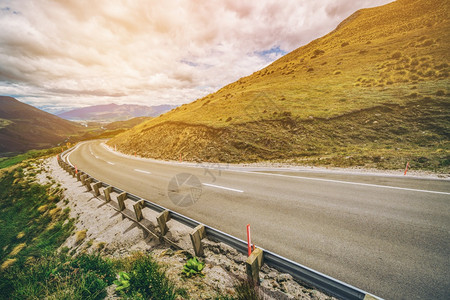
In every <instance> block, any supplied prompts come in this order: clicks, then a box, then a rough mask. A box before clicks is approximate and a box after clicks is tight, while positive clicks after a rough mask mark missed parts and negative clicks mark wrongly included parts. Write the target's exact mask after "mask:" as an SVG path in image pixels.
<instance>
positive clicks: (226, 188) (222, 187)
mask: <svg viewBox="0 0 450 300" xmlns="http://www.w3.org/2000/svg"><path fill="white" fill-rule="evenodd" d="M202 184H203V185H206V186H210V187H215V188H218V189H224V190H228V191H233V192H238V193H243V192H244V191H241V190H237V189H232V188H229V187H225V186H220V185H215V184H209V183H202Z"/></svg>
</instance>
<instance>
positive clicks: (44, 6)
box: [0, 0, 391, 110]
mask: <svg viewBox="0 0 450 300" xmlns="http://www.w3.org/2000/svg"><path fill="white" fill-rule="evenodd" d="M388 2H391V1H390V0H360V1H351V0H341V1H334V0H308V1H306V0H305V1H297V0H287V1H275V0H259V1H257V0H253V1H240V0H214V1H213V0H212V1H199V0H186V1H177V0H166V1H157V0H152V1H121V0H98V1H88V0H66V1H57V0H35V1H28V0H6V1H2V2H1V4H0V28H2V30H0V94H8V95H15V96H17V97H19V98H20V99H21V100H24V101H25V102H28V103H30V104H32V105H36V106H40V107H45V108H46V109H47V110H52V109H51V107H55V109H63V108H64V107H66V108H71V107H80V106H85V105H92V104H94V103H95V104H103V103H109V102H113V103H118V104H120V103H136V104H148V105H156V104H162V103H171V104H181V103H186V102H190V101H193V100H195V99H196V98H198V97H201V96H204V95H206V94H207V93H210V92H213V91H214V90H217V89H218V88H220V87H222V86H224V85H226V84H228V83H230V82H233V81H235V80H237V79H239V78H240V77H243V76H247V75H249V74H251V73H253V72H255V71H257V70H258V69H261V68H262V67H264V66H266V65H267V64H268V63H270V62H272V61H274V60H275V59H277V58H279V57H281V56H282V55H283V54H285V53H287V52H290V51H292V50H294V49H296V48H298V47H300V46H302V45H304V44H306V43H308V42H309V41H311V40H312V39H315V38H318V37H320V36H322V35H324V34H326V33H327V32H329V31H331V30H332V29H334V28H335V27H336V26H337V25H338V24H339V22H340V21H342V20H343V19H344V18H346V17H347V16H349V15H350V14H351V13H353V12H354V11H356V10H357V9H359V8H363V7H369V6H375V5H381V4H385V3H388Z"/></svg>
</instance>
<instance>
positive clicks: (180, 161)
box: [180, 153, 181, 162]
mask: <svg viewBox="0 0 450 300" xmlns="http://www.w3.org/2000/svg"><path fill="white" fill-rule="evenodd" d="M180 162H181V153H180Z"/></svg>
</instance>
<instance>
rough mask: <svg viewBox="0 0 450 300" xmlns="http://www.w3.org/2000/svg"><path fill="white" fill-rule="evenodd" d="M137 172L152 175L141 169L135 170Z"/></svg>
mask: <svg viewBox="0 0 450 300" xmlns="http://www.w3.org/2000/svg"><path fill="white" fill-rule="evenodd" d="M134 170H135V171H136V172H141V173H145V174H152V173H151V172H149V171H144V170H139V169H134Z"/></svg>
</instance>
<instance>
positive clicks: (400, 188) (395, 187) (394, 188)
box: [235, 171, 450, 195]
mask: <svg viewBox="0 0 450 300" xmlns="http://www.w3.org/2000/svg"><path fill="white" fill-rule="evenodd" d="M235 172H240V173H248V174H261V175H268V176H280V177H289V178H296V179H306V180H315V181H324V182H334V183H341V184H353V185H360V186H370V187H376V188H386V189H393V190H402V191H412V192H422V193H431V194H441V195H450V193H447V192H437V191H429V190H419V189H410V188H402V187H397V186H389V185H378V184H371V183H361V182H350V181H340V180H333V179H323V178H312V177H303V176H293V175H284V174H274V173H264V172H250V171H235Z"/></svg>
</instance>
